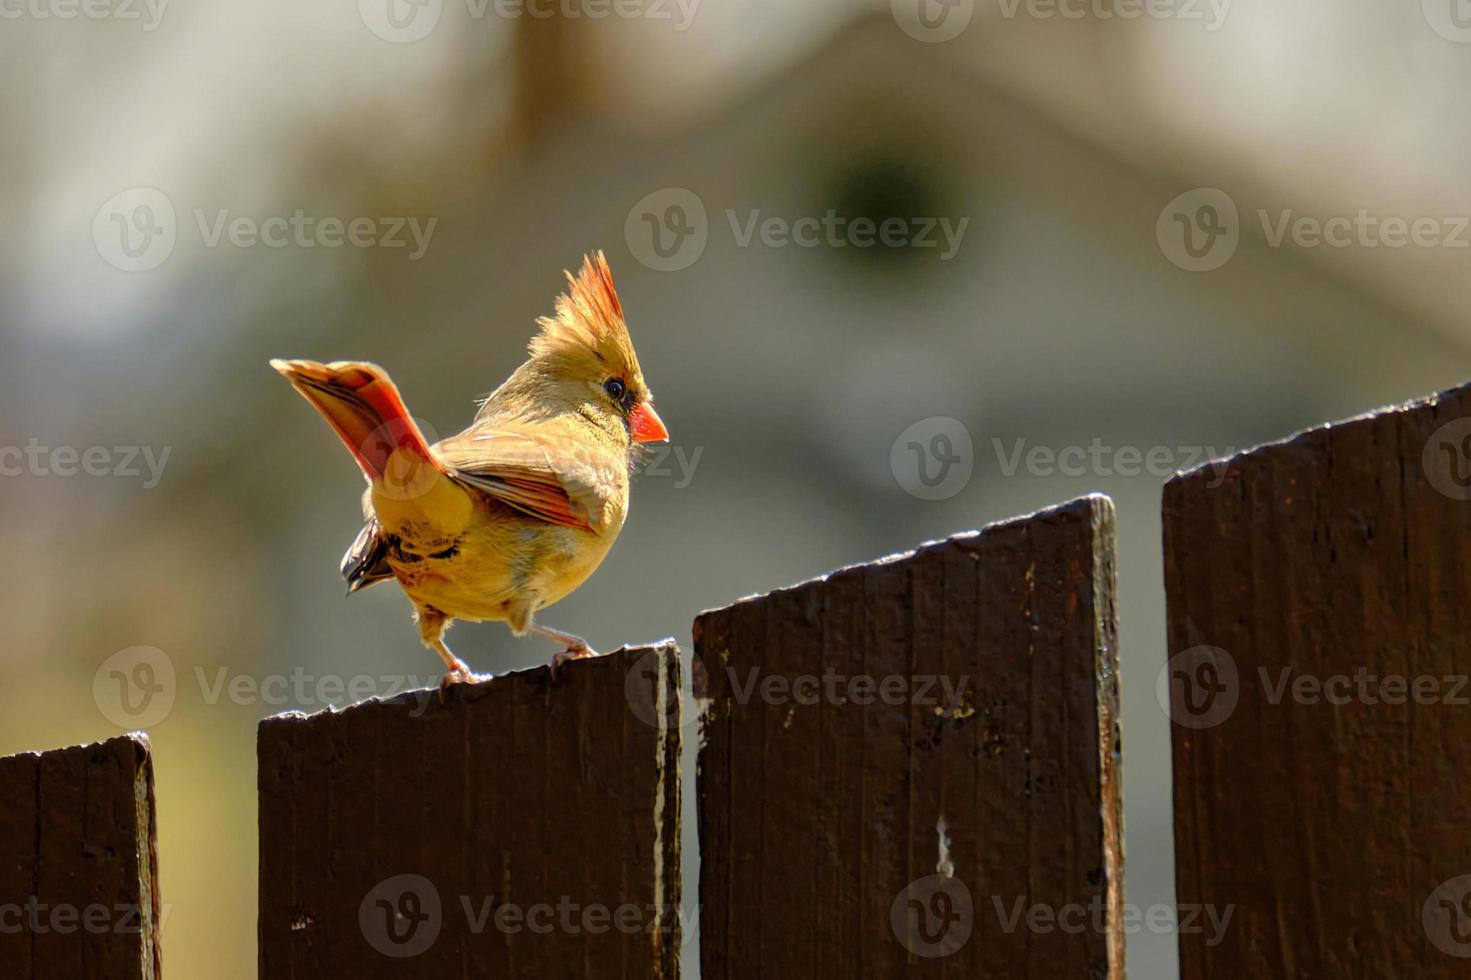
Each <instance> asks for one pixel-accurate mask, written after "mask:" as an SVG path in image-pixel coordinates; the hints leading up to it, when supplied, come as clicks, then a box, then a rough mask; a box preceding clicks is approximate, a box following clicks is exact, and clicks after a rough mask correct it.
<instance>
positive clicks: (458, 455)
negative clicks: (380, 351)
mask: <svg viewBox="0 0 1471 980" xmlns="http://www.w3.org/2000/svg"><path fill="white" fill-rule="evenodd" d="M567 282H568V284H569V286H568V290H567V292H566V293H564V294H563V295H561V296H559V297H558V298H557V305H556V316H555V317H543V318H541V319H540V320H538V321H537V323H538V325H539V326H540V327H541V333H540V334H538V335H537V336H536V337H534V338H533V339H532V341H531V344H530V348H529V349H530V352H531V358H530V359H529V360H528V361H527V362H526V363H525V364H522V365H521V366H520V367H519V368H517V369H516V371H515V372H514V373H513V374H512V375H511V376H510V377H509V378H507V379H506V381H505V383H504V384H502V385H501V386H500V387H499V388H497V389H496V390H495V392H494V394H492V395H491V396H490V397H489V398H487V399H486V400H485V402H484V403H483V404H482V405H481V407H480V411H479V412H477V413H476V415H475V421H474V422H473V423H471V425H470V427H469V428H468V429H466V430H465V431H464V432H461V433H460V434H459V435H455V436H450V437H449V438H448V439H445V440H443V441H442V442H438V443H436V444H434V445H433V446H430V445H428V444H427V443H426V442H425V440H424V436H423V434H422V433H421V432H420V431H419V427H418V425H417V424H416V423H415V421H414V419H413V418H412V417H411V416H410V415H409V413H408V410H407V409H406V408H405V407H404V403H403V400H402V399H401V398H400V397H399V394H398V389H397V388H395V387H394V385H393V382H392V381H390V380H389V379H388V375H387V374H386V373H384V371H383V370H382V369H381V368H379V367H377V366H376V365H373V364H368V363H365V362H362V361H335V362H333V363H331V364H319V363H317V362H315V361H282V360H275V361H272V362H271V366H272V367H274V368H275V369H276V370H277V371H280V372H281V373H282V374H283V375H285V376H286V379H287V380H288V381H290V382H291V384H292V385H293V386H294V387H295V388H296V390H297V391H299V392H301V394H302V395H304V396H305V397H306V399H307V401H309V402H311V403H312V405H313V406H315V407H316V409H317V411H319V412H321V413H322V415H323V417H324V418H326V420H327V422H328V423H329V424H330V425H331V426H332V428H333V429H335V430H336V431H337V434H338V435H339V436H341V437H342V441H343V442H345V443H346V444H347V448H348V450H349V451H351V452H352V454H353V456H354V457H355V458H356V459H357V461H358V465H359V466H361V467H362V470H363V473H364V475H365V476H367V478H368V492H367V494H366V495H365V497H364V501H363V510H364V516H366V517H367V519H368V524H367V526H366V527H364V528H363V530H362V533H361V534H359V535H358V538H357V541H355V542H354V543H353V546H352V547H351V548H350V549H348V552H347V555H346V557H344V559H343V562H342V575H343V577H344V578H346V579H347V583H348V592H349V593H352V592H356V591H357V590H359V589H362V588H366V587H367V586H369V585H374V584H376V583H378V582H382V581H385V580H387V579H390V578H393V579H397V580H398V583H399V585H400V586H401V587H402V588H403V590H404V592H405V593H407V594H408V597H409V600H410V601H411V602H413V604H414V610H415V613H416V618H417V619H418V623H419V636H420V638H421V639H422V640H423V641H424V645H425V646H427V647H429V648H430V649H432V650H434V651H435V652H436V653H438V654H439V655H440V657H442V658H443V659H444V663H445V666H446V668H448V672H447V673H446V674H445V678H444V679H445V682H446V683H450V682H453V681H456V680H461V679H465V678H469V677H472V676H473V675H472V674H471V673H470V670H469V668H467V667H466V666H465V664H464V662H463V661H461V660H460V659H459V658H458V657H456V656H455V655H454V654H453V653H451V652H450V649H449V647H448V646H446V645H445V642H444V633H445V630H446V629H448V627H449V625H450V623H451V621H453V620H456V619H465V620H469V621H471V622H480V621H483V620H504V621H505V622H507V623H508V624H510V627H511V632H513V633H515V634H516V635H517V636H523V635H525V634H526V633H527V632H528V631H530V632H534V633H539V634H541V635H543V636H548V637H551V638H552V639H554V640H556V641H557V642H559V643H563V644H565V645H566V649H565V650H563V651H562V652H561V653H559V654H558V655H557V656H556V657H555V658H554V660H553V665H554V666H555V665H556V664H559V663H561V662H562V660H564V659H566V658H568V657H583V656H590V655H592V654H593V653H594V651H593V650H592V649H591V648H590V647H589V646H588V645H587V644H586V643H585V642H584V641H583V640H581V639H579V638H578V637H576V636H573V635H572V634H570V633H563V632H561V631H560V630H554V629H550V628H549V627H546V626H538V625H535V624H533V622H532V617H533V616H534V615H535V614H536V612H537V610H539V609H541V608H542V607H543V606H548V605H551V604H552V603H553V602H556V601H557V600H558V599H561V598H562V597H563V596H565V595H567V594H569V593H570V592H571V591H572V590H573V589H575V588H577V587H578V586H579V585H581V584H582V582H583V580H584V579H586V578H587V577H588V576H589V575H591V574H592V572H593V569H595V568H597V567H598V563H599V562H601V561H602V560H603V556H604V555H606V554H607V553H608V549H609V548H611V547H612V545H613V540H614V539H615V538H616V537H617V536H618V532H619V531H620V530H621V529H622V527H623V519H624V517H625V515H626V514H627V512H628V477H629V469H630V466H631V463H632V461H633V455H634V453H635V451H636V447H637V444H638V443H642V442H652V441H668V439H669V433H668V432H667V431H665V429H664V423H663V422H662V421H660V419H659V416H658V413H656V412H655V411H654V404H653V401H652V398H651V395H650V392H649V389H648V386H647V385H645V384H644V377H643V374H642V373H641V372H640V370H639V366H638V357H637V356H635V354H634V352H633V344H632V342H631V341H630V340H629V338H628V327H627V326H626V325H625V324H624V322H623V308H622V305H621V304H620V303H619V302H618V294H617V293H616V292H615V291H614V289H613V276H612V273H610V272H609V271H608V263H607V260H606V259H604V258H603V254H602V253H601V252H599V253H598V254H597V256H596V257H593V258H584V260H583V264H582V271H581V272H580V273H579V274H578V275H577V276H575V277H574V276H573V275H572V274H571V273H568V274H567Z"/></svg>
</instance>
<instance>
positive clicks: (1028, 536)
mask: <svg viewBox="0 0 1471 980" xmlns="http://www.w3.org/2000/svg"><path fill="white" fill-rule="evenodd" d="M1113 525H1114V519H1113V506H1112V504H1111V503H1110V502H1109V501H1108V500H1107V498H1104V497H1090V498H1085V499H1082V500H1079V501H1075V502H1073V503H1070V504H1067V505H1065V506H1062V507H1059V508H1056V509H1054V510H1049V511H1045V512H1042V513H1039V514H1036V515H1033V516H1030V517H1026V518H1021V519H1018V520H1015V521H1010V522H1007V523H1003V524H998V525H994V526H991V527H988V528H986V529H985V530H983V531H981V532H978V533H974V532H973V533H971V534H965V535H960V536H957V537H954V538H950V539H948V540H946V541H941V542H935V543H932V544H927V545H925V546H923V547H921V548H920V549H919V550H918V551H916V552H913V553H911V554H907V555H900V556H895V557H892V558H887V559H884V560H881V561H878V562H874V563H872V564H867V565H859V566H855V567H852V568H846V569H842V570H840V571H837V572H834V573H833V574H831V575H829V576H826V577H825V578H822V579H819V580H816V581H812V582H807V583H804V584H801V585H797V586H794V587H792V588H789V589H783V590H780V591H777V592H773V593H771V594H769V595H765V596H759V597H755V598H750V599H746V600H742V601H741V602H738V603H736V604H735V605H732V606H729V607H727V608H724V609H719V610H715V611H712V612H706V613H704V614H702V615H701V616H700V617H699V618H698V619H697V620H696V622H695V630H694V636H695V649H696V671H697V673H696V676H697V678H698V677H700V676H701V672H703V675H704V682H703V688H704V690H703V691H700V692H698V693H700V694H702V696H703V698H704V707H705V716H704V719H703V723H702V735H703V742H702V748H701V751H700V762H699V784H698V789H699V793H698V796H699V829H700V842H701V871H700V901H701V917H700V935H701V963H702V976H703V977H704V978H705V980H720V978H731V980H734V978H739V980H745V978H750V977H767V978H783V977H803V978H806V977H814V976H842V977H978V976H986V977H1019V978H1026V977H1035V978H1048V980H1050V978H1054V977H1093V978H1121V977H1123V975H1124V966H1123V936H1122V931H1121V928H1120V919H1119V910H1120V906H1121V903H1122V862H1123V857H1122V851H1121V845H1120V839H1121V838H1120V809H1119V808H1120V802H1119V786H1120V779H1121V774H1120V771H1119V761H1118V748H1119V736H1118V726H1117V712H1118V677H1117V651H1116V648H1115V635H1116V632H1115V613H1114V599H1113V586H1114V582H1113V579H1114V559H1113ZM1033 906H1042V907H1045V908H1046V909H1049V910H1052V912H1053V913H1054V914H1062V913H1064V911H1065V910H1068V909H1074V908H1076V909H1080V910H1083V911H1085V912H1086V916H1087V925H1086V926H1085V927H1084V928H1082V929H1081V930H1077V929H1072V930H1066V931H1065V930H1064V929H1062V928H1060V927H1059V926H1058V925H1057V924H1056V923H1055V922H1054V923H1053V924H1052V925H1051V927H1050V928H1049V927H1047V926H1046V925H1039V926H1037V927H1029V925H1028V922H1027V910H1030V909H1031V908H1032V907H1033ZM1018 908H1021V909H1022V910H1023V912H1022V918H1021V919H1020V920H1017V919H1015V917H1014V915H1015V911H1016V909H1018ZM1034 921H1035V922H1040V920H1037V919H1034Z"/></svg>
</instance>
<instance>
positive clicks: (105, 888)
mask: <svg viewBox="0 0 1471 980" xmlns="http://www.w3.org/2000/svg"><path fill="white" fill-rule="evenodd" d="M0 801H3V802H0V965H3V969H0V975H3V976H6V977H34V978H37V980H40V978H44V980H156V978H158V977H159V976H160V975H161V969H160V965H159V948H158V947H159V937H158V930H159V923H160V920H161V918H162V914H161V911H160V909H161V906H160V905H159V898H158V867H157V857H156V851H155V847H154V808H153V766H152V763H151V761H150V756H149V750H148V740H147V739H146V738H145V737H143V736H142V735H127V736H124V737H121V738H114V739H111V740H109V741H106V742H101V743H99V744H96V745H79V746H74V747H72V748H67V749H58V750H56V751H54V752H43V753H40V754H36V753H26V754H23V755H14V756H8V757H6V758H3V759H0Z"/></svg>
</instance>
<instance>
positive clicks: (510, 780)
mask: <svg viewBox="0 0 1471 980" xmlns="http://www.w3.org/2000/svg"><path fill="white" fill-rule="evenodd" d="M679 684H680V668H679V657H678V650H677V648H676V647H675V646H674V644H673V643H672V642H666V643H663V644H659V645H656V646H654V647H646V648H638V649H632V650H621V651H618V652H616V653H613V654H609V655H607V656H604V657H598V658H594V659H588V660H579V661H573V662H570V663H567V664H565V665H563V666H562V668H561V669H560V670H559V671H558V672H557V674H556V676H555V677H553V676H552V675H551V674H550V672H549V671H548V670H546V669H540V670H532V671H524V672H520V673H514V674H511V675H509V676H505V677H500V678H497V679H495V680H493V681H486V682H481V683H475V684H461V685H456V686H453V687H451V688H449V689H448V691H447V693H446V694H445V696H444V698H443V699H442V700H441V698H440V695H439V693H438V692H416V693H414V694H411V695H403V696H400V697H398V698H395V699H392V700H387V701H370V702H366V703H364V704H360V705H355V706H353V707H351V708H348V709H346V710H344V711H340V712H326V713H320V714H316V715H313V716H310V717H307V716H302V715H300V714H288V715H283V716H280V717H277V718H271V719H267V720H266V721H264V722H262V723H261V726H260V738H259V746H258V753H259V765H260V774H259V784H260V786H259V788H260V918H259V940H260V976H261V977H262V978H279V977H313V978H321V980H334V978H352V980H369V978H375V977H385V978H386V977H395V978H397V977H403V976H408V975H413V976H424V977H503V978H510V977H532V976H545V977H556V976H579V977H583V976H586V977H668V978H676V977H678V974H679V965H678V964H679V948H680V935H681V933H680V922H679V902H680V862H679V749H680V734H679V723H680V718H679V713H680V702H679Z"/></svg>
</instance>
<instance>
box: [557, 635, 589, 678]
mask: <svg viewBox="0 0 1471 980" xmlns="http://www.w3.org/2000/svg"><path fill="white" fill-rule="evenodd" d="M596 656H599V654H598V652H597V651H596V650H594V649H593V648H592V647H590V646H588V645H587V644H586V643H569V644H568V645H567V649H565V650H563V651H562V652H560V653H558V654H557V655H556V656H554V657H552V661H551V663H549V664H547V666H548V667H549V668H550V669H551V672H552V680H556V679H557V671H558V670H559V669H560V668H561V666H562V665H563V664H565V663H566V662H567V661H569V660H582V659H584V658H586V657H596Z"/></svg>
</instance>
